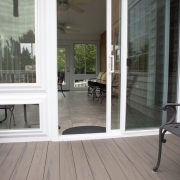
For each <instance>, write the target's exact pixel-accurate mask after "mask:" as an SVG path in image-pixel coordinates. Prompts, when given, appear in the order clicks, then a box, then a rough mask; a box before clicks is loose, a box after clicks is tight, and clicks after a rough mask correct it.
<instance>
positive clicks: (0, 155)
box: [0, 143, 14, 166]
mask: <svg viewBox="0 0 180 180" xmlns="http://www.w3.org/2000/svg"><path fill="white" fill-rule="evenodd" d="M13 145H14V144H13V143H8V144H6V143H5V144H2V146H1V148H0V166H1V165H2V163H3V162H4V160H5V159H6V157H7V156H8V154H9V152H10V151H11V149H12V147H13Z"/></svg>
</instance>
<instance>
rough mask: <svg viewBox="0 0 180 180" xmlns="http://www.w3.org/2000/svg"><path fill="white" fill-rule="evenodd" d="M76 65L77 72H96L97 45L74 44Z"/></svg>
mask: <svg viewBox="0 0 180 180" xmlns="http://www.w3.org/2000/svg"><path fill="white" fill-rule="evenodd" d="M74 60H75V63H74V67H75V74H95V73H96V45H94V44H75V45H74Z"/></svg>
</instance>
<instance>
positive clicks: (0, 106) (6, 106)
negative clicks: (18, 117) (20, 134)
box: [0, 105, 16, 129]
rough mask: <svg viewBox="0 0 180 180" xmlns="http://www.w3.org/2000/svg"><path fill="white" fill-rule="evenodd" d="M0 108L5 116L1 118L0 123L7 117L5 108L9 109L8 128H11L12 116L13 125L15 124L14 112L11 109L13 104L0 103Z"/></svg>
mask: <svg viewBox="0 0 180 180" xmlns="http://www.w3.org/2000/svg"><path fill="white" fill-rule="evenodd" d="M0 109H4V111H5V117H4V119H3V120H1V121H0V123H2V122H3V121H5V120H6V119H7V110H9V112H10V117H9V129H10V128H11V119H12V118H13V120H14V126H15V125H16V124H15V118H14V114H13V111H14V105H0Z"/></svg>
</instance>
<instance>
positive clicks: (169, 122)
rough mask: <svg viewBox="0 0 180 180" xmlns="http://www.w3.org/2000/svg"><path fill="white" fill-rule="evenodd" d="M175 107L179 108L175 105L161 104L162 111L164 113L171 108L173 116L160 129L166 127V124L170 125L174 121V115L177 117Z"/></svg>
mask: <svg viewBox="0 0 180 180" xmlns="http://www.w3.org/2000/svg"><path fill="white" fill-rule="evenodd" d="M176 106H180V104H177V103H166V104H163V106H162V109H163V110H164V111H167V110H168V109H169V108H170V107H171V108H172V109H173V110H174V114H173V116H172V118H171V119H170V120H169V121H168V122H167V123H165V124H163V125H162V127H164V126H165V125H168V124H171V123H173V122H174V120H175V118H176V115H177V110H176Z"/></svg>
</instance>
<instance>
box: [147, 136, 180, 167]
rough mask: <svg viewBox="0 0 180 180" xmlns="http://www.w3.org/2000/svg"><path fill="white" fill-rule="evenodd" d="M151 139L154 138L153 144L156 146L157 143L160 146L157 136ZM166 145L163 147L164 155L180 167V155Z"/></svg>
mask: <svg viewBox="0 0 180 180" xmlns="http://www.w3.org/2000/svg"><path fill="white" fill-rule="evenodd" d="M151 137H152V142H153V143H154V144H156V143H158V144H159V139H158V137H157V136H151ZM167 143H168V142H167ZM169 143H170V142H169ZM165 144H166V143H165ZM165 144H164V143H163V145H162V154H166V156H168V157H169V158H170V159H171V160H172V161H174V162H175V163H176V164H177V165H178V166H180V164H179V163H178V162H180V155H179V154H176V153H175V152H174V151H172V150H171V149H169V148H168V147H167V146H166V145H165Z"/></svg>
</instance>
